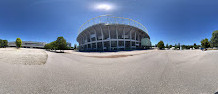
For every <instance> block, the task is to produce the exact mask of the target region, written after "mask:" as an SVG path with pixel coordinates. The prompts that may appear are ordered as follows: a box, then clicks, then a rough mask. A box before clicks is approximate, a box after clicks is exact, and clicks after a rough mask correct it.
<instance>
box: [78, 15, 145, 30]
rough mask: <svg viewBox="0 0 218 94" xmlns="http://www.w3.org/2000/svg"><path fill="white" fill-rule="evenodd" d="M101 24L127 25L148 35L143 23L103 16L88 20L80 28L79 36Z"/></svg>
mask: <svg viewBox="0 0 218 94" xmlns="http://www.w3.org/2000/svg"><path fill="white" fill-rule="evenodd" d="M100 23H104V24H108V25H109V24H126V25H130V26H134V27H137V28H139V29H141V30H143V31H144V32H146V33H148V31H147V29H146V28H145V26H143V25H142V24H141V23H139V22H137V21H135V20H132V19H129V18H124V17H114V16H112V15H101V16H98V17H94V18H92V19H90V20H88V21H87V22H85V23H84V24H83V25H82V26H81V27H80V29H79V32H78V34H80V33H81V32H82V31H83V30H85V29H86V28H88V27H90V26H92V25H95V24H100Z"/></svg>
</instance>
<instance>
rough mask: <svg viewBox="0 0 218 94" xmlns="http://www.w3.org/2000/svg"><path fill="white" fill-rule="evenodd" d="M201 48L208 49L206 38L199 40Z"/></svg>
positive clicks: (208, 44)
mask: <svg viewBox="0 0 218 94" xmlns="http://www.w3.org/2000/svg"><path fill="white" fill-rule="evenodd" d="M201 46H202V47H203V48H208V47H210V43H209V41H208V39H207V38H205V39H203V40H201Z"/></svg>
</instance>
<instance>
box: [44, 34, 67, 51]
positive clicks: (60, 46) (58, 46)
mask: <svg viewBox="0 0 218 94" xmlns="http://www.w3.org/2000/svg"><path fill="white" fill-rule="evenodd" d="M44 48H45V49H46V50H55V51H56V50H60V51H61V50H67V49H70V48H69V47H67V42H66V40H65V39H64V37H58V38H57V40H56V41H53V42H50V43H48V44H46V45H45V46H44ZM61 52H62V51H61Z"/></svg>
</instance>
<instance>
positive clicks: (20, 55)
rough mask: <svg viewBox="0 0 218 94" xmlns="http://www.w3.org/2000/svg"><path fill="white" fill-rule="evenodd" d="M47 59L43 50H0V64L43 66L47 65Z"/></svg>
mask: <svg viewBox="0 0 218 94" xmlns="http://www.w3.org/2000/svg"><path fill="white" fill-rule="evenodd" d="M47 57H48V55H47V53H46V52H45V51H44V50H42V49H25V48H19V49H16V48H1V49H0V63H11V64H23V65H41V64H45V63H46V60H47Z"/></svg>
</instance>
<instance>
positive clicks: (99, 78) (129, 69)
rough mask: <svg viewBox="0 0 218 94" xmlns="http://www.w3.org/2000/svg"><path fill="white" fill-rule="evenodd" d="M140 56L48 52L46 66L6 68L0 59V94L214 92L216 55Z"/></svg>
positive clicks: (157, 53)
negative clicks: (95, 55)
mask: <svg viewBox="0 0 218 94" xmlns="http://www.w3.org/2000/svg"><path fill="white" fill-rule="evenodd" d="M139 52H140V54H136V55H133V56H127V57H120V58H98V57H97V58H96V57H89V56H83V55H78V54H77V53H76V52H72V53H52V52H47V53H48V59H47V63H45V64H44V65H22V64H9V63H4V62H2V61H1V59H0V93H2V94H5V93H9V94H30V93H33V94H72V93H73V94H90V93H94V94H105V93H108V94H119V93H121V94H127V93H130V94H160V93H165V94H178V93H180V94H213V93H215V92H216V91H218V51H206V52H202V51H155V50H153V51H143V52H142V51H139ZM85 54H88V53H85Z"/></svg>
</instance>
